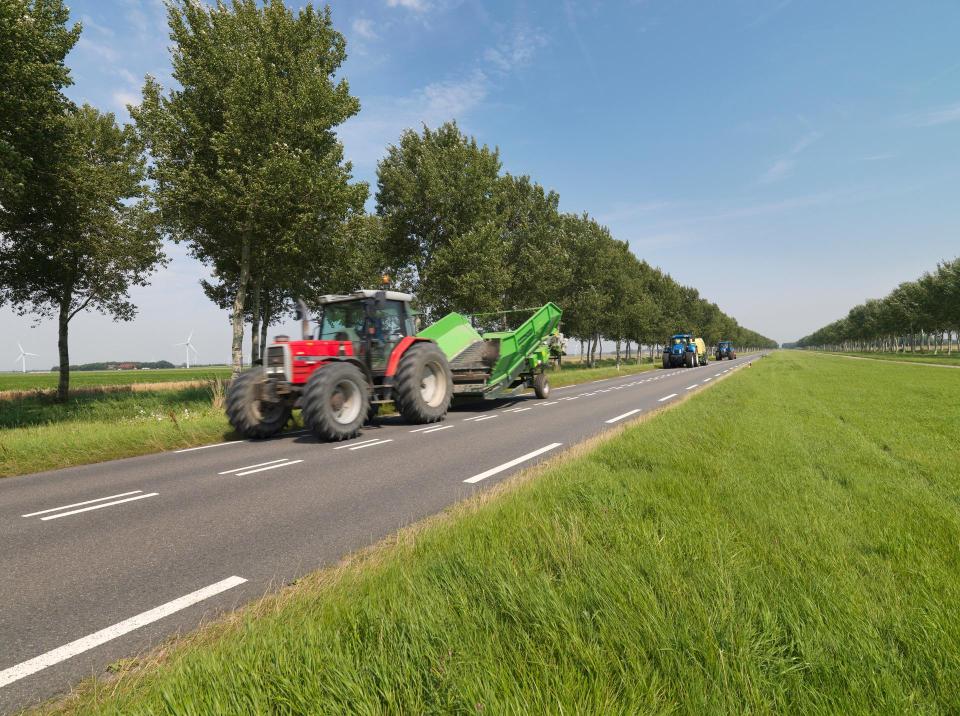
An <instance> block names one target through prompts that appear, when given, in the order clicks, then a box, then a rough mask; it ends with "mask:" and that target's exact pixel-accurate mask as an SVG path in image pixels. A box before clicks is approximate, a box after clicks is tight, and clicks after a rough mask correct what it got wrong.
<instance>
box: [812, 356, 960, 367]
mask: <svg viewBox="0 0 960 716" xmlns="http://www.w3.org/2000/svg"><path fill="white" fill-rule="evenodd" d="M825 355H834V356H852V357H854V358H870V359H872V360H886V361H895V362H897V363H930V364H933V365H956V366H960V353H952V354H944V353H825Z"/></svg>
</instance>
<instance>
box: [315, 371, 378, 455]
mask: <svg viewBox="0 0 960 716" xmlns="http://www.w3.org/2000/svg"><path fill="white" fill-rule="evenodd" d="M302 404H303V412H302V415H303V424H304V425H306V426H307V427H308V428H309V429H310V430H311V432H313V434H314V435H316V436H317V437H318V438H320V439H321V440H349V439H350V438H353V437H356V436H357V435H358V434H359V433H360V428H361V426H362V425H363V423H364V421H365V420H366V419H367V412H368V410H369V407H370V386H369V384H368V383H367V377H366V376H365V375H364V374H363V371H362V370H360V369H359V368H357V366H355V365H353V364H352V363H330V364H328V365H324V366H321V367H319V368H317V369H316V370H315V371H314V372H313V375H311V376H310V380H308V381H307V387H306V388H305V389H304V391H303V401H302Z"/></svg>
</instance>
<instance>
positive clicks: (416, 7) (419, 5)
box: [387, 0, 428, 12]
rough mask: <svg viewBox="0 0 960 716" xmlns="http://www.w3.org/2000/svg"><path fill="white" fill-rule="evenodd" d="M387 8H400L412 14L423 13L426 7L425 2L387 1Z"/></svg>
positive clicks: (420, 0) (418, 0) (417, 0)
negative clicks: (411, 11)
mask: <svg viewBox="0 0 960 716" xmlns="http://www.w3.org/2000/svg"><path fill="white" fill-rule="evenodd" d="M387 7H402V8H406V9H407V10H413V11H414V12H423V11H425V10H426V9H427V7H428V5H427V3H426V2H425V0H387Z"/></svg>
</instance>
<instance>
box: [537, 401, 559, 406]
mask: <svg viewBox="0 0 960 716" xmlns="http://www.w3.org/2000/svg"><path fill="white" fill-rule="evenodd" d="M559 402H560V401H559V400H551V401H550V402H548V403H540V405H556V404H557V403H559Z"/></svg>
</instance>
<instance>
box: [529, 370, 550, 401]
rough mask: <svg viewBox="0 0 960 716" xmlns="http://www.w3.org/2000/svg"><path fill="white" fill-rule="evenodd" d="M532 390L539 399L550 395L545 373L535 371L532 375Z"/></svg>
mask: <svg viewBox="0 0 960 716" xmlns="http://www.w3.org/2000/svg"><path fill="white" fill-rule="evenodd" d="M533 392H534V393H535V394H536V396H537V397H538V398H540V399H541V400H545V399H547V398H549V397H550V383H549V381H547V375H546V373H537V374H536V375H535V376H533Z"/></svg>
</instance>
